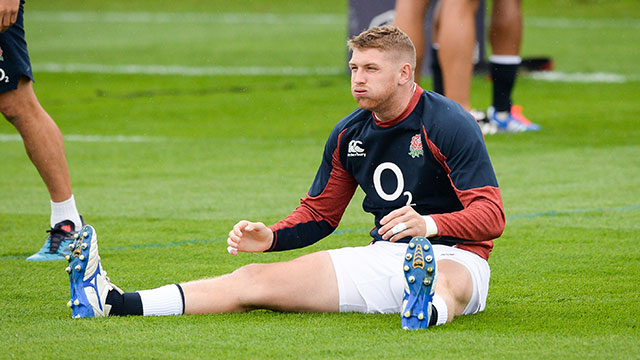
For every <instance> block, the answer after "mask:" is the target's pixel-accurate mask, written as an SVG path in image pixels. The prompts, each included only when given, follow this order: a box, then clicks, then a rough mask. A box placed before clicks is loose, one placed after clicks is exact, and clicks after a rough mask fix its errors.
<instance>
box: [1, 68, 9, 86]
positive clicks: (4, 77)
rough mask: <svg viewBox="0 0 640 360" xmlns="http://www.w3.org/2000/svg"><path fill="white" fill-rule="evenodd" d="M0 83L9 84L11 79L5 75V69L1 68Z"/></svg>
mask: <svg viewBox="0 0 640 360" xmlns="http://www.w3.org/2000/svg"><path fill="white" fill-rule="evenodd" d="M0 82H5V83H7V84H8V83H9V77H8V76H7V74H5V72H4V69H2V68H0Z"/></svg>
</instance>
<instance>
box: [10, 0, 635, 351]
mask: <svg viewBox="0 0 640 360" xmlns="http://www.w3.org/2000/svg"><path fill="white" fill-rule="evenodd" d="M524 7H525V24H526V26H525V37H524V43H523V56H535V55H550V56H552V57H553V58H554V61H555V64H556V68H555V70H556V71H557V72H560V73H563V74H565V75H571V76H573V77H571V76H565V77H564V79H567V78H568V79H569V80H571V79H572V80H573V81H572V82H567V81H543V80H537V79H534V78H531V77H520V78H519V79H518V82H517V85H516V91H515V94H514V97H515V100H516V102H517V103H519V104H522V105H523V106H524V108H525V112H526V114H527V115H528V116H529V117H530V118H531V119H532V120H533V121H535V122H538V123H539V124H541V125H542V127H543V129H542V131H540V132H537V133H530V134H518V135H508V134H500V135H493V136H488V137H487V139H486V140H487V146H488V149H489V152H490V155H491V157H492V160H493V163H494V167H495V170H496V173H497V176H498V181H499V183H500V186H501V191H502V195H503V200H504V204H505V210H506V212H507V217H508V221H507V228H506V231H505V233H504V235H503V236H502V237H501V238H500V239H498V240H496V246H495V250H494V252H493V253H492V255H491V258H490V264H491V269H492V279H491V289H490V292H489V299H488V303H487V309H486V311H484V312H483V313H480V314H477V315H474V316H468V317H460V318H458V319H457V320H456V321H454V322H453V323H451V324H448V325H446V326H440V327H436V328H432V329H429V330H427V331H417V332H406V331H403V330H401V329H400V319H399V316H398V315H362V314H282V313H277V312H270V311H254V312H251V313H247V314H233V315H201V316H183V317H163V318H160V317H157V318H141V317H138V318H109V319H88V320H79V321H78V320H72V319H71V318H70V317H71V314H70V311H69V309H68V308H66V306H65V304H66V302H67V300H68V297H69V288H68V280H67V276H66V273H65V272H64V270H63V269H64V267H65V266H66V265H65V264H64V262H45V263H31V262H26V261H24V258H25V257H26V256H28V255H30V254H31V253H33V252H34V251H36V250H37V249H39V248H40V246H41V245H42V242H43V240H44V238H45V233H44V230H45V228H46V226H47V224H48V216H49V204H48V194H47V193H46V190H45V187H44V185H43V184H42V181H41V180H40V178H39V176H38V174H37V172H36V170H35V168H34V167H33V166H32V165H31V163H30V162H29V160H28V158H27V156H26V154H25V152H24V149H23V146H22V143H21V142H20V141H19V138H16V136H17V135H16V132H15V129H13V128H12V127H11V126H10V125H9V124H8V123H7V122H0V157H1V159H2V162H1V164H0V165H1V166H0V169H1V170H0V173H1V174H2V176H0V234H2V237H3V239H4V241H3V242H2V244H1V245H0V322H1V323H2V326H1V327H0V345H1V347H2V349H3V351H2V352H1V353H0V358H66V357H71V356H74V355H75V354H76V353H77V354H82V355H86V356H88V357H98V358H106V357H115V358H356V357H357V358H361V357H371V358H406V357H415V358H419V357H429V358H505V359H511V358H562V359H564V358H580V359H585V358H594V359H600V358H628V359H637V358H638V357H639V356H640V329H639V328H640V320H639V319H640V305H638V304H639V303H640V285H638V279H640V267H639V266H638V264H640V252H639V251H638V240H640V225H638V224H639V221H638V220H639V219H640V180H639V179H640V130H639V129H640V128H639V127H638V118H637V117H638V111H639V110H640V105H639V103H638V94H640V81H639V80H640V67H639V66H638V64H639V63H640V52H639V51H638V49H637V46H635V45H633V44H638V43H640V35H639V32H638V28H640V10H639V8H638V6H637V4H636V2H635V0H627V1H616V2H607V1H595V0H591V1H579V2H578V1H569V0H564V1H548V0H547V1H536V2H525V3H524ZM346 10H347V4H346V2H344V1H337V0H333V1H327V2H316V3H313V2H311V3H309V2H305V3H301V2H288V1H284V0H280V1H268V2H267V1H257V0H256V1H249V2H202V1H196V0H191V1H183V2H175V3H174V2H172V3H169V2H166V3H165V2H152V1H148V0H145V1H137V2H131V1H128V2H124V1H119V0H118V1H111V2H102V1H94V0H92V1H83V2H80V1H76V0H72V1H66V2H63V3H54V2H45V1H42V0H30V1H29V2H28V3H27V13H26V26H27V40H28V42H29V46H30V52H31V56H32V62H33V63H34V72H35V76H36V81H37V82H36V84H35V89H36V92H37V94H38V96H39V99H40V101H41V103H42V104H43V105H44V107H45V108H46V109H47V111H48V112H49V113H50V114H51V115H52V117H53V118H54V119H55V120H56V121H57V123H58V125H59V126H60V128H61V129H62V131H63V133H64V134H65V135H66V137H67V139H66V149H67V158H68V162H69V166H70V169H71V176H72V182H73V188H74V194H75V196H76V200H77V203H78V207H79V209H80V211H81V213H82V214H83V215H84V217H85V220H86V221H87V222H88V223H90V224H92V225H94V226H95V227H96V229H97V232H98V235H99V238H100V248H101V255H102V258H103V265H104V266H105V269H106V270H107V271H108V272H109V275H110V277H111V278H112V280H113V281H114V283H116V284H117V285H119V286H120V287H122V288H124V289H125V290H137V289H143V288H150V287H156V286H161V285H164V284H166V283H174V282H179V281H186V280H191V279H196V278H202V277H209V276H215V275H220V274H223V273H227V272H230V271H233V270H234V269H236V268H237V267H239V266H242V265H244V264H248V263H251V262H273V261H281V260H288V259H292V258H294V257H297V256H299V255H301V254H305V253H308V252H312V251H317V250H320V249H328V248H334V247H341V246H346V245H359V244H365V243H367V241H368V240H367V235H366V232H367V229H369V228H370V227H371V224H372V221H373V219H372V218H371V217H370V216H368V215H366V214H364V213H363V212H362V210H361V208H360V203H361V199H362V195H361V194H360V193H358V194H357V195H356V198H355V199H354V201H352V204H351V206H350V207H349V208H348V209H347V212H346V214H345V216H344V218H343V222H342V224H341V225H340V227H339V229H338V231H337V232H336V234H334V235H332V236H330V237H328V238H327V239H324V240H323V241H321V242H319V243H317V244H315V245H313V246H311V247H309V248H305V249H301V250H296V251H291V252H284V253H276V254H242V255H240V256H238V257H231V256H229V255H228V254H227V253H226V251H225V248H226V245H225V241H224V240H225V239H226V234H227V232H228V231H229V229H230V227H231V226H232V225H233V224H234V223H235V222H236V221H237V220H239V219H243V218H247V219H251V220H256V221H258V220H259V221H264V222H265V223H273V222H275V221H277V220H279V219H280V218H282V217H284V216H286V215H288V214H289V212H290V211H291V210H293V209H294V208H295V206H296V205H297V203H298V199H299V198H300V197H302V196H304V194H305V193H306V191H307V190H308V187H309V186H310V184H311V181H312V180H313V176H314V175H315V171H316V169H317V166H318V164H319V163H320V154H321V151H322V148H323V146H324V141H325V140H326V137H327V136H328V134H329V132H330V130H331V128H332V127H333V125H334V124H335V123H336V122H337V121H338V120H339V119H340V118H342V117H343V116H344V115H346V114H347V113H349V112H350V111H351V110H353V109H354V107H355V103H354V101H353V99H352V98H351V96H350V93H349V79H348V78H347V76H345V75H343V74H341V69H342V67H343V66H344V61H345V48H344V43H345V36H346V35H345V33H346V21H347V20H346ZM265 13H266V14H269V17H268V18H269V19H271V20H269V21H266V20H256V19H260V18H265V17H264V16H256V14H258V15H259V14H265ZM105 14H106V15H105ZM107 15H108V16H107ZM203 15H205V16H204V17H203ZM211 18H213V19H215V21H211V20H210V19H211ZM310 22H311V24H309V23H310ZM305 23H306V25H305ZM87 65H91V66H90V67H91V69H89V70H87V67H88V66H87ZM129 65H137V66H138V67H137V68H135V69H138V70H139V69H147V70H148V69H150V66H156V67H155V68H151V69H155V70H156V72H158V71H159V70H158V69H160V70H161V71H165V72H166V73H167V74H166V75H157V74H156V75H145V74H140V73H139V72H140V71H129V72H130V73H128V74H124V73H123V72H125V70H126V69H129V70H131V69H132V68H127V66H129ZM176 67H178V68H177V69H178V70H177V71H176ZM185 68H186V69H191V70H193V69H197V70H198V69H199V70H198V71H217V72H218V75H202V76H187V75H181V72H180V71H182V72H183V73H184V69H185ZM256 68H257V69H258V71H257V74H258V75H256V74H255V73H254V74H243V72H245V73H246V72H247V71H249V70H250V69H254V70H255V69H256ZM39 69H42V70H41V71H39ZM52 69H53V70H52ZM55 69H58V70H55ZM60 69H65V70H64V71H62V70H60ZM135 69H134V70H135ZM171 69H173V70H174V71H173V72H172V71H171ZM203 69H204V70H203ZM265 69H266V71H265ZM274 69H275V70H274ZM282 69H284V70H282ZM287 69H288V70H287ZM291 69H293V70H291ZM54 70H55V71H56V72H52V71H54ZM60 71H62V72H60ZM269 71H271V73H272V74H271V75H270V74H269ZM277 71H281V72H282V71H294V72H295V71H302V72H306V73H305V74H306V75H302V76H300V75H278V74H275V75H273V73H277ZM594 73H603V74H604V75H603V76H594ZM220 74H226V75H220ZM576 74H578V75H576ZM574 75H575V76H574ZM601 75H602V74H601ZM598 79H601V80H598ZM602 79H604V80H605V81H608V82H602ZM596 80H597V81H596ZM423 86H424V87H425V88H430V84H429V82H428V80H427V81H424V82H423ZM489 94H490V84H488V83H487V82H486V81H485V80H484V79H483V78H481V77H478V78H476V79H475V80H474V84H473V93H472V96H473V99H472V100H473V104H474V106H476V107H485V106H487V105H489V99H490V96H489ZM309 281H313V274H310V275H309Z"/></svg>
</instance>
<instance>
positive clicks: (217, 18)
mask: <svg viewBox="0 0 640 360" xmlns="http://www.w3.org/2000/svg"><path fill="white" fill-rule="evenodd" d="M25 16H26V18H27V21H37V22H58V23H145V24H148V23H158V24H166V23H181V24H184V23H204V24H307V25H341V26H342V25H346V23H347V16H346V15H342V14H274V13H209V12H202V13H195V12H149V11H136V12H122V11H37V10H34V11H28V12H27V13H26V15H25ZM524 22H525V25H527V26H532V27H545V28H562V29H599V28H631V29H640V20H637V19H616V18H598V19H586V18H561V17H558V18H555V17H533V16H526V15H525V17H524Z"/></svg>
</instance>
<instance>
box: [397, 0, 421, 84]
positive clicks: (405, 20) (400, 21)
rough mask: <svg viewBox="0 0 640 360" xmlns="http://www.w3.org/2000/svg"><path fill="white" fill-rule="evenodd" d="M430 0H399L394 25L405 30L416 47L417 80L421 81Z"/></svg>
mask: <svg viewBox="0 0 640 360" xmlns="http://www.w3.org/2000/svg"><path fill="white" fill-rule="evenodd" d="M428 7H429V0H397V1H396V7H395V13H396V15H395V20H394V25H395V26H397V27H399V28H400V29H401V30H402V31H404V32H405V33H406V34H407V35H409V38H410V39H411V41H413V45H414V46H415V48H416V68H415V81H416V82H417V83H420V72H421V68H422V60H423V59H424V42H425V37H424V17H425V14H426V12H427V8H428Z"/></svg>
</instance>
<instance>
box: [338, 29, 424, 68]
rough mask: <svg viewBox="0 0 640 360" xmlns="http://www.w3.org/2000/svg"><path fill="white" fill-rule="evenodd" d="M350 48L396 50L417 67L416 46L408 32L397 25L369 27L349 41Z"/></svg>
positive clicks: (413, 66) (412, 65)
mask: <svg viewBox="0 0 640 360" xmlns="http://www.w3.org/2000/svg"><path fill="white" fill-rule="evenodd" d="M347 45H348V46H349V49H350V50H356V49H357V50H364V49H378V50H380V51H383V52H395V53H396V54H398V55H401V56H403V57H404V58H406V61H407V62H408V63H409V64H411V67H412V68H413V69H415V67H416V48H415V47H414V46H413V42H411V39H410V38H409V36H407V34H405V33H404V32H403V31H402V30H400V29H399V28H397V27H395V26H391V25H383V26H376V27H372V28H370V29H367V30H365V31H363V32H361V33H360V34H358V35H356V36H354V37H352V38H351V39H349V41H347Z"/></svg>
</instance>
